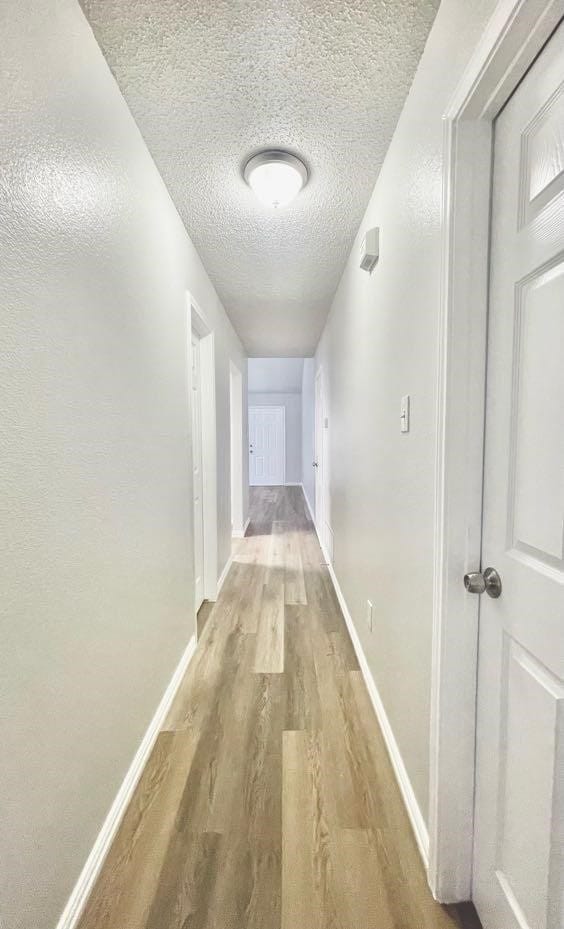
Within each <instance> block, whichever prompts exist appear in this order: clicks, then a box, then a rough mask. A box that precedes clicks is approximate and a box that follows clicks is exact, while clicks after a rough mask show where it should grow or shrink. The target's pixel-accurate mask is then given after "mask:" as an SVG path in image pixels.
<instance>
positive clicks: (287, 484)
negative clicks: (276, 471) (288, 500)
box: [284, 481, 302, 487]
mask: <svg viewBox="0 0 564 929" xmlns="http://www.w3.org/2000/svg"><path fill="white" fill-rule="evenodd" d="M284 487H302V482H301V481H285V483H284Z"/></svg>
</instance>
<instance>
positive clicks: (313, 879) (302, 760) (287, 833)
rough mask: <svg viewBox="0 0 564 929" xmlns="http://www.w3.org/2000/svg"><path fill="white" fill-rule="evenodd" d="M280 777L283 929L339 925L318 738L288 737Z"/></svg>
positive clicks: (307, 735)
mask: <svg viewBox="0 0 564 929" xmlns="http://www.w3.org/2000/svg"><path fill="white" fill-rule="evenodd" d="M283 746H284V747H283V760H282V766H283V777H282V785H283V786H282V929H296V927H298V926H304V927H305V926H307V927H310V929H326V927H328V926H329V925H336V914H335V912H334V906H333V898H332V894H331V887H332V863H331V858H330V845H329V832H328V826H327V822H326V818H325V809H324V796H323V784H322V774H321V769H322V760H321V750H320V745H319V738H318V734H317V733H310V732H285V733H284V742H283Z"/></svg>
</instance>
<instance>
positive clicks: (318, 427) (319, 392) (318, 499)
mask: <svg viewBox="0 0 564 929" xmlns="http://www.w3.org/2000/svg"><path fill="white" fill-rule="evenodd" d="M324 416H325V409H324V402H323V374H322V372H321V369H318V371H317V373H316V375H315V441H314V455H315V458H314V468H315V522H316V525H317V531H318V534H320V535H321V538H322V541H323V536H324V526H325V499H324V498H325V492H324V483H323V480H324V463H325V462H324V455H323V452H324V448H323V426H324Z"/></svg>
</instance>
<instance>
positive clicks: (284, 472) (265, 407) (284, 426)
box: [249, 403, 288, 487]
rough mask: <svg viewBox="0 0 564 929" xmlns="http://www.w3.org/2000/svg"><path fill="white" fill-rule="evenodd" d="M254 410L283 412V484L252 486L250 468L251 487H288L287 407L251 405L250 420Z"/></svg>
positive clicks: (261, 404)
mask: <svg viewBox="0 0 564 929" xmlns="http://www.w3.org/2000/svg"><path fill="white" fill-rule="evenodd" d="M253 410H282V483H281V484H251V476H250V475H251V469H250V466H249V487H286V486H288V485H287V484H286V407H285V406H284V404H282V403H276V404H274V403H273V404H269V403H250V404H249V419H250V417H251V412H252V411H253Z"/></svg>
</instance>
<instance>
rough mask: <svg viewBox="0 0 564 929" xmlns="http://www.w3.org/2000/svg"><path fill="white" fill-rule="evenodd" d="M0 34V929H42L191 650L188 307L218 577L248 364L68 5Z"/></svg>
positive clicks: (34, 9) (11, 7)
mask: <svg viewBox="0 0 564 929" xmlns="http://www.w3.org/2000/svg"><path fill="white" fill-rule="evenodd" d="M0 30H1V35H2V65H3V66H2V70H1V76H0V100H1V101H2V102H1V103H0V122H1V125H2V133H1V136H0V162H1V163H0V177H1V182H0V214H1V216H2V222H1V223H0V314H1V317H2V320H1V326H0V352H1V357H2V364H1V367H0V393H1V396H2V403H1V405H0V486H1V487H2V493H1V494H0V531H1V535H2V539H3V552H2V558H1V559H0V589H1V591H2V598H1V603H0V626H1V642H2V646H1V648H0V702H1V704H2V713H0V746H1V751H0V808H1V811H2V812H1V815H0V859H1V862H2V864H1V867H0V924H1V925H2V929H30V927H33V929H53V926H54V925H55V924H56V922H57V919H58V916H59V914H60V912H61V910H62V908H63V906H64V904H65V902H66V899H67V896H68V894H69V893H70V891H71V889H72V887H73V885H74V882H75V880H76V878H77V877H78V874H79V872H80V870H81V868H82V866H83V864H84V861H85V859H86V857H87V855H88V853H89V851H90V849H91V847H92V844H93V842H94V840H95V838H96V835H97V833H98V831H99V829H100V826H101V824H102V822H103V820H104V818H105V816H106V813H107V811H108V809H109V807H110V804H111V802H112V800H113V798H114V796H115V794H116V791H117V789H118V787H119V785H120V783H121V781H122V778H123V776H124V774H125V772H126V770H127V768H128V767H129V764H130V762H131V760H132V758H133V755H134V753H135V751H136V750H137V748H138V746H139V743H140V741H141V738H142V736H143V734H144V732H145V729H146V727H147V725H148V723H149V721H150V719H151V717H152V715H153V713H154V711H155V709H156V707H157V705H158V702H159V700H160V698H161V696H162V694H163V692H164V690H165V687H166V686H167V684H168V682H169V680H170V678H171V675H172V673H173V670H174V668H175V667H176V665H177V662H178V660H179V658H180V656H181V654H182V652H183V650H184V648H185V647H186V644H187V642H188V640H189V638H190V636H191V635H192V633H193V631H194V617H193V601H194V592H193V578H192V561H193V550H192V535H191V513H192V488H191V476H190V444H189V443H190V435H189V423H190V416H189V412H188V410H187V371H186V345H187V336H188V323H187V310H186V291H187V290H189V291H190V292H192V293H193V295H194V297H195V299H196V300H197V301H198V303H199V304H200V306H201V307H202V309H203V310H204V312H205V313H206V314H207V315H208V316H209V318H210V321H211V324H212V326H214V327H215V331H216V343H215V344H216V364H217V370H216V395H217V407H218V408H217V434H218V439H219V449H218V514H219V528H218V537H219V553H218V572H219V570H220V569H221V568H222V567H223V564H224V563H225V560H226V559H227V557H228V555H229V551H230V534H231V532H230V530H231V527H230V506H229V493H230V489H229V488H230V482H229V361H230V359H232V360H233V361H234V363H235V364H237V366H238V367H239V369H240V370H241V371H243V372H244V376H245V377H246V363H245V357H244V353H243V350H242V348H241V345H240V343H239V341H238V339H237V338H236V336H235V334H234V332H233V329H232V327H231V325H230V324H229V322H228V321H227V318H226V316H225V314H224V312H223V309H222V307H221V304H220V302H219V299H218V297H217V295H216V293H215V291H214V289H213V287H212V286H211V284H210V282H209V280H208V277H207V275H206V273H205V271H204V269H203V267H202V264H201V262H200V260H199V258H198V255H197V254H196V252H195V250H194V247H193V246H192V244H191V242H190V240H189V238H188V237H187V235H186V233H185V230H184V228H183V226H182V224H181V222H180V219H179V217H178V215H177V213H176V211H175V209H174V207H173V205H172V202H171V201H170V198H169V196H168V194H167V192H166V189H165V187H164V185H163V183H162V181H161V179H160V176H159V175H158V173H157V170H156V168H155V166H154V164H153V162H152V160H151V158H150V156H149V153H148V152H147V149H146V147H145V145H144V143H143V141H142V139H141V136H140V135H139V132H138V130H137V128H136V126H135V124H134V122H133V120H132V118H131V116H130V114H129V111H128V110H127V107H126V105H125V103H124V101H123V99H122V97H121V95H120V93H119V91H118V89H117V87H116V85H115V82H114V80H113V78H112V76H111V74H110V71H109V69H108V68H107V66H106V63H105V61H104V59H103V57H102V54H101V52H100V50H99V48H98V46H97V45H96V43H95V40H94V38H93V35H92V33H91V31H90V28H89V26H88V24H87V22H86V20H85V18H84V16H83V14H82V12H81V11H80V8H79V6H78V3H76V2H75V0H58V2H57V3H56V4H48V5H47V7H46V6H45V4H44V3H42V2H40V0H21V2H19V3H17V4H9V3H3V4H1V6H0ZM245 442H246V439H245ZM244 482H245V486H246V483H247V479H246V475H244ZM245 506H246V505H245Z"/></svg>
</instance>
